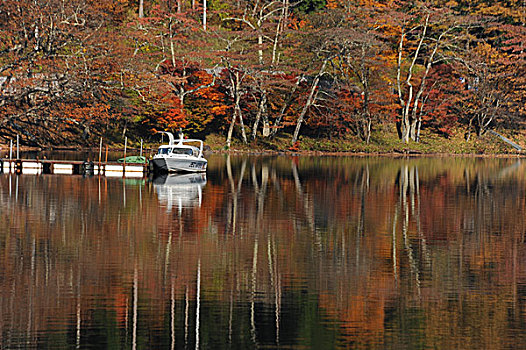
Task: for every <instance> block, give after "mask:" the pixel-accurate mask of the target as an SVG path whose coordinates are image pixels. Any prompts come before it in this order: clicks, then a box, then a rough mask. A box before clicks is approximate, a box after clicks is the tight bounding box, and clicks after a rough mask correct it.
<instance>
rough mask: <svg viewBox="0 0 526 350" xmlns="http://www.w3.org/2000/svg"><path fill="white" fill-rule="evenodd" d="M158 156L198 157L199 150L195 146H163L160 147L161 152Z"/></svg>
mask: <svg viewBox="0 0 526 350" xmlns="http://www.w3.org/2000/svg"><path fill="white" fill-rule="evenodd" d="M157 154H183V155H189V156H194V157H198V156H199V149H198V148H197V147H193V146H185V145H179V146H175V147H174V146H161V147H159V151H158V152H157Z"/></svg>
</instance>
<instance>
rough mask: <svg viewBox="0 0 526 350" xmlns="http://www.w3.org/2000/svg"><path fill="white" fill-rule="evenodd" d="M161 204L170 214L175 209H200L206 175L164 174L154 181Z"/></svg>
mask: <svg viewBox="0 0 526 350" xmlns="http://www.w3.org/2000/svg"><path fill="white" fill-rule="evenodd" d="M152 183H153V187H154V189H155V192H157V196H158V198H159V202H160V203H161V204H162V205H163V206H165V207H166V210H167V211H168V212H169V211H171V210H172V208H173V207H176V208H178V209H179V210H181V209H182V208H184V207H200V206H201V202H202V200H203V187H204V186H205V185H206V174H204V173H198V174H162V175H158V176H156V177H154V178H153V179H152Z"/></svg>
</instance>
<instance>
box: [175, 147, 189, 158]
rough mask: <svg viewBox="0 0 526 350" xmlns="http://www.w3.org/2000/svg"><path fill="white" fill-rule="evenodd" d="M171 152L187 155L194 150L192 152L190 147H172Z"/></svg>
mask: <svg viewBox="0 0 526 350" xmlns="http://www.w3.org/2000/svg"><path fill="white" fill-rule="evenodd" d="M172 153H173V154H187V155H189V156H191V155H193V154H194V152H192V149H191V148H177V147H176V148H172Z"/></svg>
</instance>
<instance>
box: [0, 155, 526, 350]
mask: <svg viewBox="0 0 526 350" xmlns="http://www.w3.org/2000/svg"><path fill="white" fill-rule="evenodd" d="M524 170H525V168H524V165H523V164H522V163H521V162H520V161H517V160H511V159H493V160H490V159H475V158H462V159H461V158H446V159H430V158H422V159H380V158H346V157H289V156H278V157H268V156H258V157H254V156H253V157H247V156H223V155H215V156H212V157H211V158H210V161H209V169H208V172H207V174H206V178H205V180H204V181H197V180H196V181H192V180H191V179H190V180H189V177H184V176H183V177H179V175H175V177H174V176H170V177H169V178H165V179H159V178H158V179H151V180H149V179H147V180H134V181H131V182H130V181H129V180H123V179H115V178H97V177H94V178H82V177H79V176H47V175H46V176H26V175H22V176H14V175H0V220H1V222H2V224H1V225H0V261H1V264H2V269H1V272H0V281H2V283H1V284H0V308H1V309H0V311H1V313H2V317H1V320H0V332H1V334H2V337H1V340H0V348H20V347H23V348H31V347H33V348H37V347H53V348H71V347H88V346H91V347H114V346H115V347H117V346H119V347H125V348H172V349H176V348H197V347H200V348H209V347H214V348H228V347H236V348H254V347H287V346H292V347H309V348H339V347H343V348H346V347H365V348H369V347H385V346H389V347H394V348H407V347H409V348H414V347H419V348H420V347H436V348H450V347H456V348H467V347H469V348H501V347H523V346H524V345H526V344H524V343H525V339H524V335H523V334H525V332H524V330H525V329H524V328H525V327H524V324H525V322H524V311H525V305H526V304H525V300H526V298H525V296H526V288H524V285H525V282H526V279H525V268H524V263H523V261H524V258H525V248H524V247H523V246H524V232H525V228H526V226H525V222H524V220H525V219H524V218H525V217H526V215H525V214H526V213H525V198H526V193H525V192H526V191H525V183H526V182H525V172H524ZM163 180H164V181H163ZM168 180H170V181H168ZM183 180H184V181H183ZM187 180H188V181H187Z"/></svg>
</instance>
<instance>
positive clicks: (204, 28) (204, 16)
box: [203, 0, 206, 32]
mask: <svg viewBox="0 0 526 350" xmlns="http://www.w3.org/2000/svg"><path fill="white" fill-rule="evenodd" d="M203 30H204V31H205V32H206V0H203Z"/></svg>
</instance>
